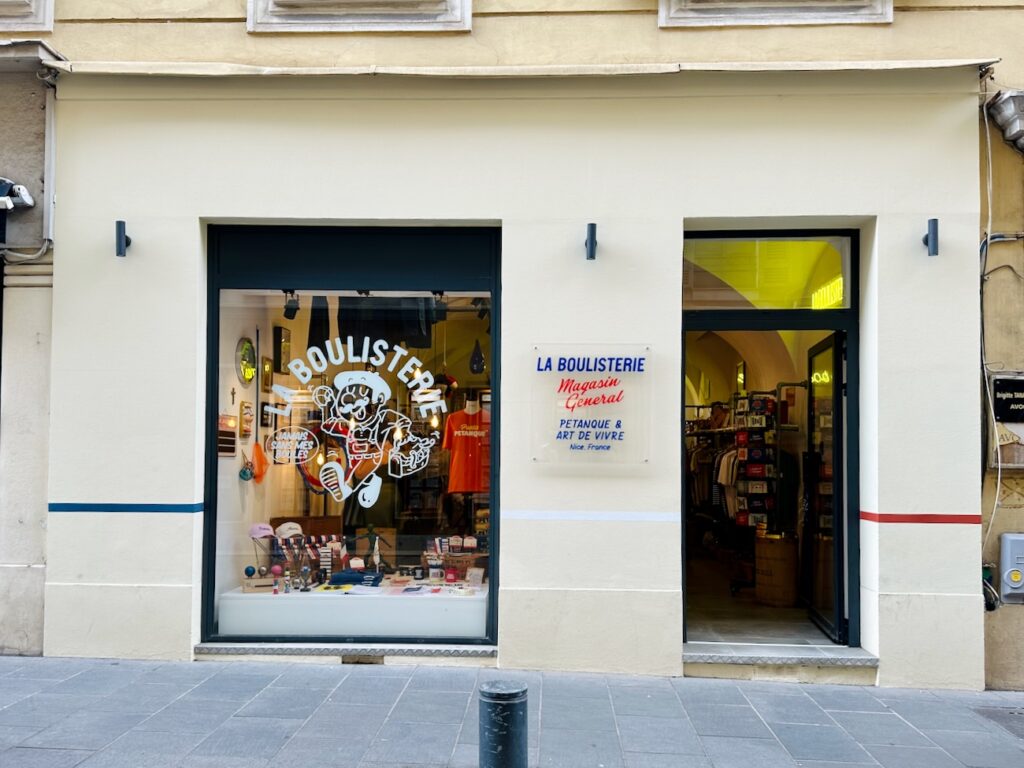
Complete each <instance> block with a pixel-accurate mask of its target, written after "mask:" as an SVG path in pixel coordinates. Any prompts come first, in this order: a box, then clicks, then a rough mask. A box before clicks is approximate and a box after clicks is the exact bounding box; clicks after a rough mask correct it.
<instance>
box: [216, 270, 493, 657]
mask: <svg viewBox="0 0 1024 768" xmlns="http://www.w3.org/2000/svg"><path fill="white" fill-rule="evenodd" d="M490 301H491V297H490V295H489V293H485V292H462V293H458V292H455V293H445V292H443V291H435V292H399V291H374V292H372V294H371V292H370V291H333V292H330V291H321V290H316V291H303V290H293V289H291V288H284V287H282V288H281V289H280V290H268V289H261V290H254V289H247V290H222V291H220V342H221V343H220V351H219V359H220V366H219V369H220V370H219V386H218V397H219V403H220V409H221V410H222V411H225V412H227V411H231V410H232V409H234V410H235V411H236V412H238V409H239V408H241V409H242V410H241V414H242V416H241V418H240V419H239V421H238V423H237V425H236V426H234V427H228V426H226V422H223V423H221V425H220V430H221V432H222V433H223V432H224V431H225V430H227V431H231V432H232V437H233V439H234V441H235V442H236V443H237V446H238V451H237V452H234V453H231V454H228V453H226V452H225V453H222V454H221V455H220V457H219V458H218V472H217V474H218V486H217V523H216V552H217V554H216V586H215V593H214V612H215V621H216V624H217V634H218V635H220V636H225V637H261V636H262V637H289V636H290V637H321V638H334V639H358V638H387V637H396V638H438V639H442V638H443V639H471V638H482V637H485V636H486V634H487V616H488V601H489V599H490V596H489V591H490V578H489V577H490V550H489V537H488V534H489V510H490V507H491V501H490V499H491V496H490V491H491V462H490V456H491V446H492V440H493V436H492V433H491V414H490V403H491V392H490V383H491V382H490V369H491V366H490V365H489V363H490V358H491V355H492V353H491V345H490V343H489V341H490V338H491V336H490V334H491V327H490V325H491V313H490V309H491V304H490ZM239 339H244V340H246V341H249V340H252V341H251V345H252V348H251V349H250V348H249V347H248V346H247V348H246V350H247V351H246V356H245V360H246V361H247V363H248V364H247V365H246V366H245V368H244V373H245V375H244V376H243V375H242V370H243V369H242V368H240V366H239V364H238V355H237V354H236V350H237V348H238V345H239ZM257 360H263V365H262V368H261V371H262V373H261V376H259V377H257V376H256V375H255V374H256V361H257Z"/></svg>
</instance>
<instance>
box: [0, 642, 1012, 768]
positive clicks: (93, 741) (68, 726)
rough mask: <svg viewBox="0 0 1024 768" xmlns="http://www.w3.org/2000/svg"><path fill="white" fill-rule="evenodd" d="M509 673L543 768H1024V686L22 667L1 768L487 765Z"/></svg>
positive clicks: (407, 669) (280, 665)
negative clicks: (489, 719) (521, 686)
mask: <svg viewBox="0 0 1024 768" xmlns="http://www.w3.org/2000/svg"><path fill="white" fill-rule="evenodd" d="M495 679H510V680H516V681H519V682H523V683H525V684H527V685H528V687H529V702H528V713H527V722H528V726H529V733H528V755H527V757H528V764H529V767H530V768H539V767H540V766H543V767H545V768H844V766H845V767H846V768H855V767H861V768H863V766H881V767H882V768H965V767H966V768H1024V692H1014V691H980V692H976V691H923V690H913V689H891V688H890V689H887V688H867V687H860V686H836V685H800V684H796V683H769V682H761V681H733V680H711V679H701V678H666V677H650V676H644V677H640V676H628V675H599V674H570V673H557V672H543V673H541V672H533V671H524V670H498V669H473V668H466V667H444V666H431V665H421V666H384V665H373V664H367V665H339V664H310V663H299V662H287V661H282V662H275V663H258V662H223V661H215V662H206V661H202V662H194V663H172V662H167V663H164V662H146V661H113V660H109V659H55V658H46V659H42V658H23V657H8V656H0V768H270V767H271V766H273V768H292V767H293V766H294V768H299V766H302V767H303V768H305V767H306V766H312V765H315V766H317V768H478V756H479V747H478V744H479V722H480V720H479V696H478V695H477V691H478V686H479V685H480V684H481V683H482V682H485V681H489V680H495Z"/></svg>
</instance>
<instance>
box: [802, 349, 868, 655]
mask: <svg viewBox="0 0 1024 768" xmlns="http://www.w3.org/2000/svg"><path fill="white" fill-rule="evenodd" d="M846 345H847V339H846V334H845V333H844V332H843V331H836V332H834V333H832V334H831V335H830V336H827V337H825V338H824V339H822V340H821V341H819V342H818V343H817V344H815V345H814V346H813V347H811V348H810V349H809V350H807V364H808V365H807V370H808V374H807V375H808V378H809V377H810V376H811V373H810V369H811V366H810V361H811V360H813V359H814V358H815V357H817V356H818V355H820V354H821V353H822V352H825V351H827V350H831V351H832V371H833V376H838V386H836V384H835V383H833V387H832V425H833V426H832V429H833V437H832V443H833V447H832V483H833V489H832V490H833V494H832V536H833V544H832V547H833V549H834V550H835V553H834V560H833V564H832V570H833V578H832V605H833V606H835V607H841V606H843V605H844V602H843V591H844V585H845V580H844V578H843V576H844V573H845V566H846V560H847V559H848V556H847V552H846V537H847V534H846V531H845V529H844V527H843V526H842V525H838V526H837V525H836V524H835V521H836V520H841V519H842V512H843V509H842V506H843V504H844V503H845V499H846V495H845V494H846V483H847V478H846V472H845V468H846V453H847V451H846V450H845V448H846V442H845V441H846V425H845V424H844V421H845V418H844V417H845V413H846V411H847V410H848V408H844V407H843V406H844V400H843V398H844V395H845V391H844V390H845V386H846V381H845V365H844V363H845V360H846ZM811 386H813V383H812V384H811ZM807 392H808V397H807V425H808V430H807V450H808V454H810V453H811V452H812V447H811V443H812V436H813V434H814V427H813V426H812V425H813V423H814V422H813V416H814V413H813V408H812V405H811V398H810V392H811V390H810V389H809V388H808V390H807ZM837 488H838V489H839V493H835V490H836V489H837ZM857 517H858V529H859V527H860V526H859V518H860V514H859V511H858V515H857ZM805 524H806V523H805ZM816 528H817V523H815V529H816ZM806 543H807V542H806V540H805V541H801V550H802V553H806V552H807V551H809V547H808V546H805V545H806ZM801 566H802V567H801V569H800V570H801V579H802V580H803V581H802V583H803V582H804V581H805V582H806V587H807V588H808V589H809V590H810V591H809V593H808V594H809V595H813V589H814V583H813V576H812V575H811V573H810V572H809V571H808V570H807V569H808V568H810V567H811V566H812V563H810V562H806V561H805V562H802V563H801ZM807 610H808V613H809V614H810V617H811V621H813V622H814V623H815V624H817V625H818V628H819V629H821V631H822V632H824V633H825V634H826V635H828V636H829V637H830V638H832V641H833V642H836V643H846V642H848V637H847V633H848V631H849V625H848V622H847V620H846V618H845V617H844V616H843V615H841V613H840V612H839V611H836V610H833V616H832V618H829V617H828V616H826V615H825V614H824V613H822V612H821V611H820V610H818V606H816V605H815V604H814V600H813V598H812V597H808V604H807Z"/></svg>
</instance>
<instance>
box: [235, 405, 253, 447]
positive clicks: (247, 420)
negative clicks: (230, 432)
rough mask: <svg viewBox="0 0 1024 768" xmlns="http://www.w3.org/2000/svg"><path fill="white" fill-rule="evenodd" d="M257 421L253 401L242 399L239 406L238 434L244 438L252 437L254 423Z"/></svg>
mask: <svg viewBox="0 0 1024 768" xmlns="http://www.w3.org/2000/svg"><path fill="white" fill-rule="evenodd" d="M254 421H256V408H255V406H253V404H252V403H249V402H246V401H245V400H243V401H242V403H241V405H240V406H239V407H238V436H239V437H240V438H242V439H243V440H247V439H248V438H250V437H252V425H253V422H254Z"/></svg>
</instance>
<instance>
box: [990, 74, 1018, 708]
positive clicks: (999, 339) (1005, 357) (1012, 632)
mask: <svg viewBox="0 0 1024 768" xmlns="http://www.w3.org/2000/svg"><path fill="white" fill-rule="evenodd" d="M996 78H997V80H998V81H999V82H998V83H996V84H991V85H990V86H989V87H990V88H991V89H992V90H993V91H995V90H996V89H997V88H999V87H1004V84H1012V85H1015V86H1016V87H1018V88H1024V67H1021V66H1019V65H1018V66H1014V65H1012V64H1010V63H1007V64H1002V63H1001V64H999V65H998V66H997V68H996ZM990 138H991V142H992V144H991V150H992V180H993V185H992V187H993V188H992V232H993V233H1005V234H1017V233H1021V232H1024V156H1022V155H1021V154H1020V153H1019V152H1018V151H1016V150H1014V149H1013V148H1011V147H1010V146H1009V145H1008V144H1006V143H1005V142H1004V141H1003V138H1002V133H1001V131H1000V130H999V128H998V127H997V126H995V124H992V125H991V130H990ZM986 165H987V157H986V153H985V147H984V146H982V204H983V205H987V202H986V197H987V196H986V192H985V177H986ZM986 226H987V215H986V214H985V213H984V212H983V218H982V228H983V229H984V228H985V227H986ZM979 239H980V238H979ZM1002 265H1010V266H1012V267H1013V268H1014V269H1016V270H1017V272H1019V273H1021V274H1024V242H1022V241H1017V242H1008V243H994V244H992V246H991V247H990V249H989V255H988V265H987V268H988V270H989V271H990V272H991V270H993V269H997V268H998V267H1000V266H1002ZM982 286H983V288H982V290H983V297H984V302H983V306H984V321H985V347H986V357H987V360H988V363H989V369H990V371H991V372H992V373H998V372H999V371H1006V372H1015V371H1024V344H1022V341H1024V322H1022V318H1024V281H1022V280H1021V279H1020V278H1019V277H1017V276H1015V275H1014V273H1013V272H1012V271H1010V270H1008V269H999V270H998V271H996V272H991V274H990V276H989V278H988V279H987V280H985V281H984V282H983V283H982ZM980 380H981V379H980V373H979V381H980ZM979 411H980V412H979V419H980V420H981V421H982V422H984V423H985V424H986V427H987V431H990V430H991V416H990V415H989V411H988V408H987V407H983V408H979ZM997 474H998V473H997V472H996V471H995V470H989V471H987V472H986V474H985V485H984V494H983V497H982V502H981V515H982V536H983V537H984V539H985V542H986V543H985V547H984V552H983V553H982V554H983V562H985V563H991V564H993V565H996V564H998V562H999V535H1000V534H1002V533H1005V532H1011V533H1024V472H1022V471H1021V470H1006V471H1004V472H1003V474H1002V483H1001V485H1000V487H999V506H998V509H996V508H995V501H996V498H995V494H996V485H997V483H996V480H997ZM994 510H995V517H994V520H993V511H994ZM999 570H1000V569H999V568H998V567H996V568H995V569H994V571H995V572H996V573H995V578H996V579H997V580H998V573H999ZM979 578H980V574H979ZM996 588H997V589H998V584H997V585H996ZM1022 636H1024V605H1010V604H1007V605H1002V606H1000V607H999V608H998V609H997V610H996V611H994V612H991V613H987V614H986V615H985V666H986V669H985V679H986V683H987V685H988V686H989V687H991V688H1013V689H1020V688H1024V646H1022V645H1021V642H1020V638H1021V637H1022Z"/></svg>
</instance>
